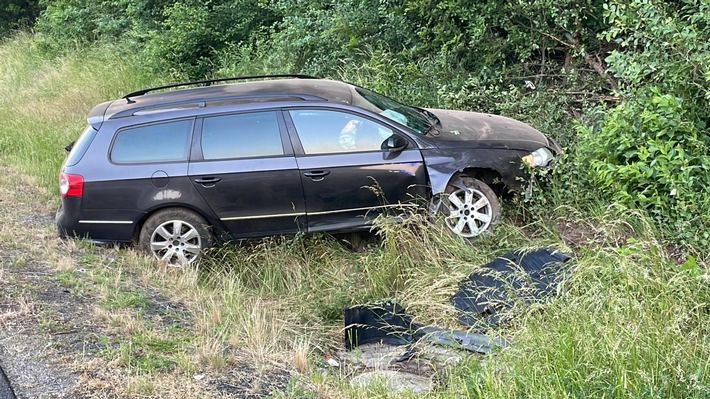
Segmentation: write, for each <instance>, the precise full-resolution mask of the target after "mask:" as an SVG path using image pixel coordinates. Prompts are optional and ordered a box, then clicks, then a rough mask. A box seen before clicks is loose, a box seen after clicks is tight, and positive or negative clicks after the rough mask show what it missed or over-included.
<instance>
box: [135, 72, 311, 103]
mask: <svg viewBox="0 0 710 399" xmlns="http://www.w3.org/2000/svg"><path fill="white" fill-rule="evenodd" d="M280 78H295V79H318V78H317V77H315V76H310V75H299V74H288V73H286V74H276V75H251V76H235V77H231V78H219V79H208V80H196V81H192V82H182V83H173V84H169V85H165V86H156V87H151V88H148V89H142V90H138V91H134V92H132V93H128V94H126V95H125V96H123V98H125V99H126V100H128V102H129V103H130V102H132V101H131V97H138V96H142V95H145V94H147V93H150V92H151V91H156V90H164V89H172V88H174V87H182V86H197V85H203V86H210V85H211V84H212V83H218V82H232V81H237V80H250V79H280Z"/></svg>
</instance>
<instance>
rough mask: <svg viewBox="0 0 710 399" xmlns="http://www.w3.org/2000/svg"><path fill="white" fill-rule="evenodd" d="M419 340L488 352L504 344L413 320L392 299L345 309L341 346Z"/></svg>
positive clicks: (398, 343) (400, 342)
mask: <svg viewBox="0 0 710 399" xmlns="http://www.w3.org/2000/svg"><path fill="white" fill-rule="evenodd" d="M420 340H423V341H426V342H428V343H431V344H435V345H440V346H446V347H451V348H454V349H464V350H468V351H471V352H477V353H491V352H492V351H493V350H494V349H495V348H502V347H505V346H506V343H505V341H504V340H502V339H497V338H491V337H489V336H487V335H483V334H477V333H468V332H464V331H455V330H446V329H441V328H438V327H432V326H424V325H422V324H418V323H414V322H413V321H412V316H410V315H408V314H406V313H404V309H403V308H402V307H401V306H400V305H398V304H396V303H393V302H382V303H377V304H367V305H357V306H353V307H350V308H346V309H345V347H346V348H347V349H348V350H352V349H353V348H355V347H357V346H360V345H364V344H372V343H386V344H390V345H411V344H414V343H416V342H418V341H420ZM400 360H406V359H400Z"/></svg>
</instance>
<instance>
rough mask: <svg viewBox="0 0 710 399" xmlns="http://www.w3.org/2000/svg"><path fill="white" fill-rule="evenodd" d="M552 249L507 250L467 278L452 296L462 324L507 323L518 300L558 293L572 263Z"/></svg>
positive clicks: (492, 324)
mask: <svg viewBox="0 0 710 399" xmlns="http://www.w3.org/2000/svg"><path fill="white" fill-rule="evenodd" d="M569 260H570V257H569V255H567V254H564V253H561V252H557V251H555V250H554V249H550V248H539V249H535V250H531V251H526V250H516V251H513V252H508V253H506V254H504V255H502V256H500V257H499V258H497V259H495V260H493V261H492V262H490V263H487V264H485V265H483V266H481V268H479V269H478V270H476V271H475V272H473V273H471V275H469V276H468V278H466V279H465V280H462V281H461V282H459V290H458V291H457V292H456V294H454V295H453V296H452V297H451V303H452V304H453V305H454V307H455V308H456V309H457V310H458V311H459V321H460V322H461V323H462V324H465V325H468V326H472V327H478V328H481V329H486V328H490V327H495V326H498V325H500V324H501V323H504V322H505V321H506V320H507V319H508V315H509V312H507V311H508V310H510V309H512V307H513V306H514V305H515V303H516V302H517V303H521V302H522V303H523V304H525V305H529V304H531V303H533V302H537V301H541V300H544V299H546V298H548V297H550V296H551V295H553V294H555V293H556V292H557V287H558V285H559V283H560V282H561V280H562V278H563V277H564V276H565V275H566V273H567V272H568V271H569V270H570V268H571V266H572V262H570V261H569Z"/></svg>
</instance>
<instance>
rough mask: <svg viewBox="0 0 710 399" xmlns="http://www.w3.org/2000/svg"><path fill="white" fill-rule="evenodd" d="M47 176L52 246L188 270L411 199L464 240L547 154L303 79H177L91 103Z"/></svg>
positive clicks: (452, 116)
mask: <svg viewBox="0 0 710 399" xmlns="http://www.w3.org/2000/svg"><path fill="white" fill-rule="evenodd" d="M87 122H88V123H87V126H86V128H85V130H84V132H83V133H82V134H81V135H80V136H79V138H78V139H77V140H76V142H75V143H72V144H70V145H69V146H67V150H68V151H69V154H68V155H67V157H66V159H65V160H64V162H63V164H62V167H61V171H60V174H59V187H60V193H61V197H62V200H61V207H60V209H59V210H58V212H57V216H56V223H57V226H58V230H59V234H60V235H61V236H63V237H83V238H88V239H90V240H94V241H99V242H119V243H120V242H124V243H137V244H138V245H139V246H140V248H142V249H144V250H145V251H148V252H149V253H152V254H153V255H154V256H155V257H156V258H158V259H160V260H162V261H165V262H167V263H169V264H185V263H191V262H193V261H195V260H196V259H198V258H199V256H200V253H201V252H202V251H203V250H204V249H205V248H207V247H209V246H211V245H212V244H213V242H214V241H215V239H218V238H219V239H227V240H231V239H243V238H250V237H261V236H268V235H276V234H292V233H296V232H307V233H310V232H319V231H328V232H335V231H352V230H357V229H369V228H370V227H371V223H372V221H373V220H374V219H375V218H376V217H377V216H378V215H379V214H381V213H384V212H388V211H392V210H394V209H397V208H399V207H401V206H402V205H403V204H405V205H406V204H416V205H417V206H420V207H424V208H425V209H429V211H430V212H433V213H437V214H439V215H441V217H442V219H443V221H444V223H445V224H446V226H447V227H448V228H449V229H450V230H451V231H452V232H453V233H455V234H457V235H460V236H462V237H473V236H476V235H478V234H481V233H482V232H484V231H486V230H488V229H490V228H491V226H492V224H493V223H494V222H495V220H496V218H497V217H498V215H499V213H500V201H499V195H501V194H502V193H504V192H506V191H519V190H520V189H521V188H522V185H523V184H524V181H525V178H526V174H527V173H528V172H529V170H528V169H529V168H525V167H523V165H524V164H527V165H528V166H529V167H532V168H546V167H549V166H550V165H551V164H552V162H553V161H554V158H555V157H556V156H557V155H558V154H559V153H560V151H561V150H560V147H559V146H558V145H557V144H556V143H555V142H554V141H553V140H551V139H550V138H549V137H547V136H546V135H544V134H543V133H541V132H539V131H538V130H536V129H534V128H532V127H530V126H528V125H526V124H524V123H522V122H519V121H516V120H513V119H510V118H505V117H502V116H496V115H489V114H483V113H475V112H465V111H452V110H442V109H428V108H421V107H413V106H408V105H404V104H401V103H399V102H397V101H395V100H393V99H391V98H388V97H385V96H383V95H381V94H378V93H376V92H374V91H371V90H368V89H366V88H363V87H359V86H356V85H353V84H349V83H345V82H341V81H335V80H326V79H318V78H313V77H310V76H303V75H269V76H247V77H237V78H224V79H213V80H205V81H198V82H187V83H177V84H172V85H166V86H160V87H153V88H148V89H143V90H139V91H135V92H132V93H129V94H127V95H125V96H123V97H122V98H119V99H115V100H111V101H107V102H104V103H102V104H99V105H97V106H95V107H94V108H93V109H92V110H91V111H90V112H89V115H88V118H87Z"/></svg>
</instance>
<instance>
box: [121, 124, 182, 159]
mask: <svg viewBox="0 0 710 399" xmlns="http://www.w3.org/2000/svg"><path fill="white" fill-rule="evenodd" d="M192 125H193V120H192V119H187V120H179V121H171V122H163V123H156V124H151V125H143V126H138V127H132V128H128V129H123V130H120V131H119V132H118V133H117V134H116V137H115V138H114V141H113V146H111V161H112V162H115V163H146V162H175V161H184V160H187V157H188V151H189V148H190V137H191V132H192Z"/></svg>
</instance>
